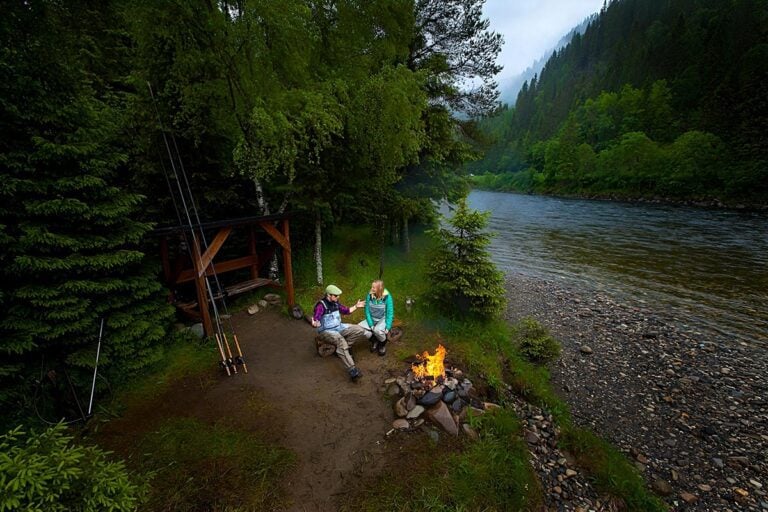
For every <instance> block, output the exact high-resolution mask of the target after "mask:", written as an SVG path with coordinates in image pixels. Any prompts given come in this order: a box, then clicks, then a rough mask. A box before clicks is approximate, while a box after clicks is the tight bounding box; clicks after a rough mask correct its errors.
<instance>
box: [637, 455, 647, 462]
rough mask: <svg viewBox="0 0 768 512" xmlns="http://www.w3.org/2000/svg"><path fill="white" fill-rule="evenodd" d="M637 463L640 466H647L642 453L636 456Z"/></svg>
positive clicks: (645, 458)
mask: <svg viewBox="0 0 768 512" xmlns="http://www.w3.org/2000/svg"><path fill="white" fill-rule="evenodd" d="M637 462H639V463H640V464H648V457H646V456H645V455H643V454H642V453H638V454H637Z"/></svg>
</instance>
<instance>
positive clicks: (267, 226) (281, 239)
mask: <svg viewBox="0 0 768 512" xmlns="http://www.w3.org/2000/svg"><path fill="white" fill-rule="evenodd" d="M259 226H261V227H262V229H263V230H264V231H266V232H267V233H268V234H269V236H271V237H272V238H274V239H275V241H277V243H279V244H280V246H281V247H282V248H283V249H286V250H288V251H290V250H291V244H290V242H288V240H287V239H286V238H285V236H283V234H282V233H280V231H278V230H277V228H276V227H275V226H273V225H272V223H271V222H267V221H259Z"/></svg>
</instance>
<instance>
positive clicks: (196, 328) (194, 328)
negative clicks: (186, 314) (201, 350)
mask: <svg viewBox="0 0 768 512" xmlns="http://www.w3.org/2000/svg"><path fill="white" fill-rule="evenodd" d="M189 332H191V333H192V334H194V335H195V336H197V337H198V338H204V337H205V329H204V328H203V324H200V323H197V324H192V325H191V326H189Z"/></svg>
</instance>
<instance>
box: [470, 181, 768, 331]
mask: <svg viewBox="0 0 768 512" xmlns="http://www.w3.org/2000/svg"><path fill="white" fill-rule="evenodd" d="M469 205H470V206H471V207H472V208H474V209H476V210H480V211H489V212H490V214H491V216H490V222H489V229H490V230H491V231H493V232H494V233H495V237H494V239H493V241H492V243H491V247H490V251H491V254H492V257H493V259H494V261H495V262H496V264H497V265H499V267H500V268H501V269H502V270H504V271H506V272H510V273H522V274H524V275H529V276H533V277H539V278H544V279H547V280H552V281H557V282H561V283H562V284H564V285H567V286H576V287H579V288H581V289H582V290H584V289H586V290H600V291H603V292H606V293H608V294H610V295H612V296H615V297H616V298H618V299H621V300H623V301H626V302H628V303H629V304H636V305H643V306H645V307H649V308H650V309H652V310H654V311H658V312H660V313H663V314H664V315H665V316H666V317H667V318H669V320H670V321H672V322H673V323H675V324H676V325H677V326H678V327H680V328H681V329H683V330H685V331H689V332H692V333H702V334H705V333H707V332H710V333H717V335H719V336H718V337H720V338H721V339H725V340H726V342H738V343H746V344H750V345H754V344H757V345H762V346H768V214H766V213H764V212H763V213H753V212H741V211H729V210H709V209H700V208H689V207H683V206H669V205H649V204H630V203H619V202H610V201H593V200H585V199H563V198H554V197H545V196H528V195H520V194H510V193H501V192H487V191H478V190H475V191H472V193H471V194H470V195H469Z"/></svg>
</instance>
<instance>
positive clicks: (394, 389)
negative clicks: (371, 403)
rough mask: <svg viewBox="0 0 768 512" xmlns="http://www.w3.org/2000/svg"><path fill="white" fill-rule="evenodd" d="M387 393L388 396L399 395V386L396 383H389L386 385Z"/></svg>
mask: <svg viewBox="0 0 768 512" xmlns="http://www.w3.org/2000/svg"><path fill="white" fill-rule="evenodd" d="M387 394H388V395H389V396H400V386H398V385H397V384H390V385H389V386H388V387H387Z"/></svg>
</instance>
